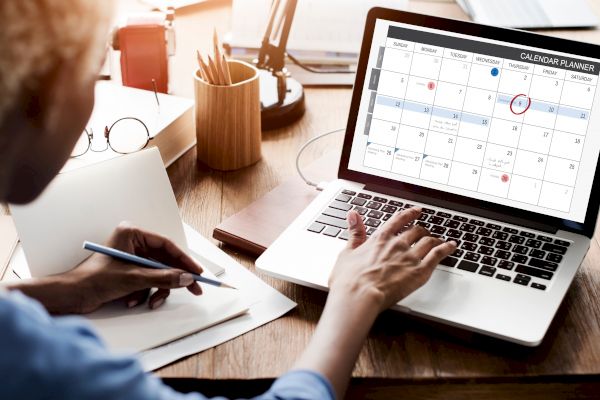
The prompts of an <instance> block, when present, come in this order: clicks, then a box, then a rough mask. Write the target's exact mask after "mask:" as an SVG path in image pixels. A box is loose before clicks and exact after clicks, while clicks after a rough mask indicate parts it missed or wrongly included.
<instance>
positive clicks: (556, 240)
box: [554, 239, 571, 247]
mask: <svg viewBox="0 0 600 400" xmlns="http://www.w3.org/2000/svg"><path fill="white" fill-rule="evenodd" d="M554 244H557V245H559V246H564V247H569V246H570V245H571V242H567V241H566V240H560V239H554Z"/></svg>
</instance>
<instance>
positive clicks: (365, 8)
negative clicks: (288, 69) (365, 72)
mask: <svg viewBox="0 0 600 400" xmlns="http://www.w3.org/2000/svg"><path fill="white" fill-rule="evenodd" d="M271 3H272V1H271V0H233V15H232V21H233V22H232V32H231V33H232V35H231V39H232V40H231V44H232V45H233V46H239V47H250V48H259V47H260V44H261V41H262V38H263V35H264V33H265V29H266V27H267V20H268V18H269V11H270V9H271ZM406 4H407V2H406V0H327V1H323V0H300V1H298V5H297V8H296V13H295V15H294V21H293V23H292V27H291V30H290V37H289V40H288V45H287V48H288V49H289V50H291V51H293V50H307V51H324V52H344V53H354V54H356V55H357V57H358V53H359V52H360V46H361V43H362V35H363V31H364V27H365V22H366V19H367V13H368V12H369V10H370V9H371V8H373V7H387V8H394V9H403V8H405V7H406Z"/></svg>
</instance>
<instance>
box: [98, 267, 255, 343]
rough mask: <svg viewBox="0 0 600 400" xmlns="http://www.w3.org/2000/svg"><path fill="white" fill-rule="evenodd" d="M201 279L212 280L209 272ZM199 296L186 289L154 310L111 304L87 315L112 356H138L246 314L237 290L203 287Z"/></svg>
mask: <svg viewBox="0 0 600 400" xmlns="http://www.w3.org/2000/svg"><path fill="white" fill-rule="evenodd" d="M203 276H206V277H214V275H212V274H211V273H209V272H204V273H203ZM202 291H203V293H202V295H201V296H194V295H193V294H191V293H189V292H188V291H187V289H176V290H172V291H171V294H170V296H169V297H168V298H167V299H166V301H165V303H164V304H163V305H162V306H161V307H159V308H158V309H156V310H151V309H150V308H149V307H148V306H147V304H143V305H140V306H138V307H135V308H132V309H127V308H125V307H124V305H123V304H122V303H114V304H110V305H106V306H104V307H102V308H101V309H100V310H98V311H96V312H93V313H91V314H88V315H86V318H87V319H88V320H89V321H90V322H91V323H92V325H93V326H94V327H95V328H96V330H97V331H98V333H99V335H100V337H102V339H103V340H104V341H105V343H106V344H107V346H108V348H109V349H110V350H111V351H115V352H140V351H143V350H148V349H151V348H153V347H156V346H160V345H162V344H165V343H168V342H171V341H173V340H176V339H179V338H181V337H184V336H187V335H189V334H191V333H196V332H198V331H201V330H203V329H206V328H209V327H211V326H214V325H216V324H218V323H220V322H223V321H226V320H228V319H231V318H234V317H236V316H239V315H241V314H243V313H245V312H246V311H247V310H248V302H247V301H246V300H245V299H243V298H242V296H241V294H240V293H239V291H237V290H233V289H224V288H216V287H214V286H210V285H205V284H202Z"/></svg>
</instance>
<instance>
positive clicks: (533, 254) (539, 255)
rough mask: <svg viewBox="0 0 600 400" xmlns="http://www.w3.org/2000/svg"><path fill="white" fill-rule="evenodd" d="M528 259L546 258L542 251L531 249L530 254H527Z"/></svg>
mask: <svg viewBox="0 0 600 400" xmlns="http://www.w3.org/2000/svg"><path fill="white" fill-rule="evenodd" d="M529 256H530V257H535V258H539V259H542V260H543V259H544V257H546V252H545V251H543V250H536V249H532V250H531V252H530V253H529Z"/></svg>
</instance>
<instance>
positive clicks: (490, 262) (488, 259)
mask: <svg viewBox="0 0 600 400" xmlns="http://www.w3.org/2000/svg"><path fill="white" fill-rule="evenodd" d="M497 262H498V259H497V258H494V257H488V256H485V257H483V258H482V259H481V263H482V264H485V265H491V266H494V265H496V263H497ZM495 270H496V269H495V268H494V271H495Z"/></svg>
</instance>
